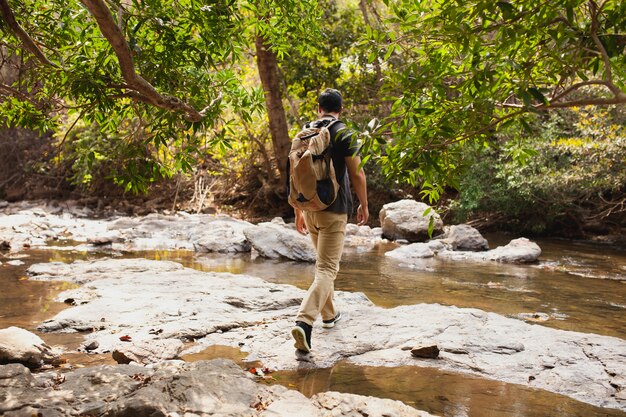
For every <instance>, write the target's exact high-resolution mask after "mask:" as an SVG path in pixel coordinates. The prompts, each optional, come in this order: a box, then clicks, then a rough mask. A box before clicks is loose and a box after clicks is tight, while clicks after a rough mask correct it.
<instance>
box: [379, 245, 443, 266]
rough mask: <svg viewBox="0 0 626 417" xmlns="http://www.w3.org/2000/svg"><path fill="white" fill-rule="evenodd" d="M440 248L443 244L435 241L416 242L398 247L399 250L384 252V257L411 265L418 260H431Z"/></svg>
mask: <svg viewBox="0 0 626 417" xmlns="http://www.w3.org/2000/svg"><path fill="white" fill-rule="evenodd" d="M442 248H443V244H442V243H441V242H438V241H436V240H435V241H430V242H427V243H422V242H418V243H411V244H410V245H406V246H400V247H399V248H396V249H394V250H391V251H389V252H386V253H385V256H388V257H390V258H394V259H398V260H400V261H403V262H409V263H411V262H415V261H416V260H418V259H423V258H432V257H433V256H435V253H436V252H438V251H439V250H441V249H442Z"/></svg>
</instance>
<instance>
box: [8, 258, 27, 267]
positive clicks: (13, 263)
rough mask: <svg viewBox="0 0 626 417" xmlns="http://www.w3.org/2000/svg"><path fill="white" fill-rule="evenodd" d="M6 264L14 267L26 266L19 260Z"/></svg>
mask: <svg viewBox="0 0 626 417" xmlns="http://www.w3.org/2000/svg"><path fill="white" fill-rule="evenodd" d="M6 264H7V265H12V266H20V265H24V261H21V260H19V259H13V260H12V261H7V262H6Z"/></svg>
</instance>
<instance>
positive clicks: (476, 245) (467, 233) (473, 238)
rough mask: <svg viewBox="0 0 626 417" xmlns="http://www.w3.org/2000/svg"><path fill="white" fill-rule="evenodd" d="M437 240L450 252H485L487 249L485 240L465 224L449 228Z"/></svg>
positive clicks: (487, 244) (487, 245)
mask: <svg viewBox="0 0 626 417" xmlns="http://www.w3.org/2000/svg"><path fill="white" fill-rule="evenodd" d="M439 238H440V239H441V241H442V242H443V243H445V244H446V245H447V246H448V247H449V248H450V249H452V250H459V251H485V250H488V249H489V243H488V242H487V239H485V238H484V237H483V236H482V235H481V234H480V232H479V231H478V230H476V229H475V228H473V227H472V226H470V225H467V224H458V225H454V226H450V227H448V228H447V230H446V231H445V233H444V235H443V236H440V237H439Z"/></svg>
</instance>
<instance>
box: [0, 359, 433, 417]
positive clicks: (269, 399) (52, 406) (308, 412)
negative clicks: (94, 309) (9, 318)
mask: <svg viewBox="0 0 626 417" xmlns="http://www.w3.org/2000/svg"><path fill="white" fill-rule="evenodd" d="M329 409H332V410H335V411H337V412H341V413H342V414H336V413H335V414H332V415H347V416H351V415H370V416H380V417H382V416H389V415H395V416H406V417H418V416H419V417H428V416H430V414H428V413H425V412H421V411H418V410H415V409H413V408H411V407H408V406H406V405H404V404H402V403H400V402H398V401H391V400H384V399H375V398H372V397H362V396H358V395H353V394H340V393H332V392H331V393H324V394H319V395H318V396H316V397H314V398H312V399H307V398H306V397H305V396H304V395H302V394H301V393H299V392H297V391H292V390H289V389H287V388H285V387H283V386H280V385H272V386H268V385H263V384H257V383H256V382H255V381H254V380H253V378H252V377H251V376H250V375H248V374H247V373H246V372H244V371H243V370H241V369H240V368H239V367H237V366H236V365H235V364H234V363H233V362H231V361H227V360H222V359H217V360H212V361H199V362H193V363H184V362H174V363H163V364H158V365H155V366H153V367H150V368H146V367H141V366H135V365H116V366H97V367H92V368H84V369H79V370H76V371H72V372H68V373H65V374H63V376H59V374H56V373H43V374H38V375H37V376H35V377H34V376H33V375H31V374H30V372H29V371H28V370H27V369H26V368H23V367H19V365H13V366H12V367H10V368H9V366H4V367H0V414H2V415H3V416H5V417H18V416H19V417H21V416H25V415H30V414H28V413H30V412H31V411H35V415H37V413H41V414H42V415H45V416H55V417H56V416H67V415H102V416H104V415H106V416H148V415H150V416H183V415H184V416H208V415H220V416H242V417H243V416H248V417H264V416H265V417H269V416H277V417H280V416H283V417H288V416H296V415H297V416H302V417H305V416H306V417H308V416H320V417H322V416H323V415H330V414H328V410H329ZM360 410H370V413H369V414H362V413H361V411H360ZM383 410H389V412H393V413H394V414H389V413H383Z"/></svg>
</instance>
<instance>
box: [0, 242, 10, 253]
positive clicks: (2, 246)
mask: <svg viewBox="0 0 626 417" xmlns="http://www.w3.org/2000/svg"><path fill="white" fill-rule="evenodd" d="M10 250H11V243H9V242H8V241H6V240H0V252H8V251H10Z"/></svg>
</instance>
